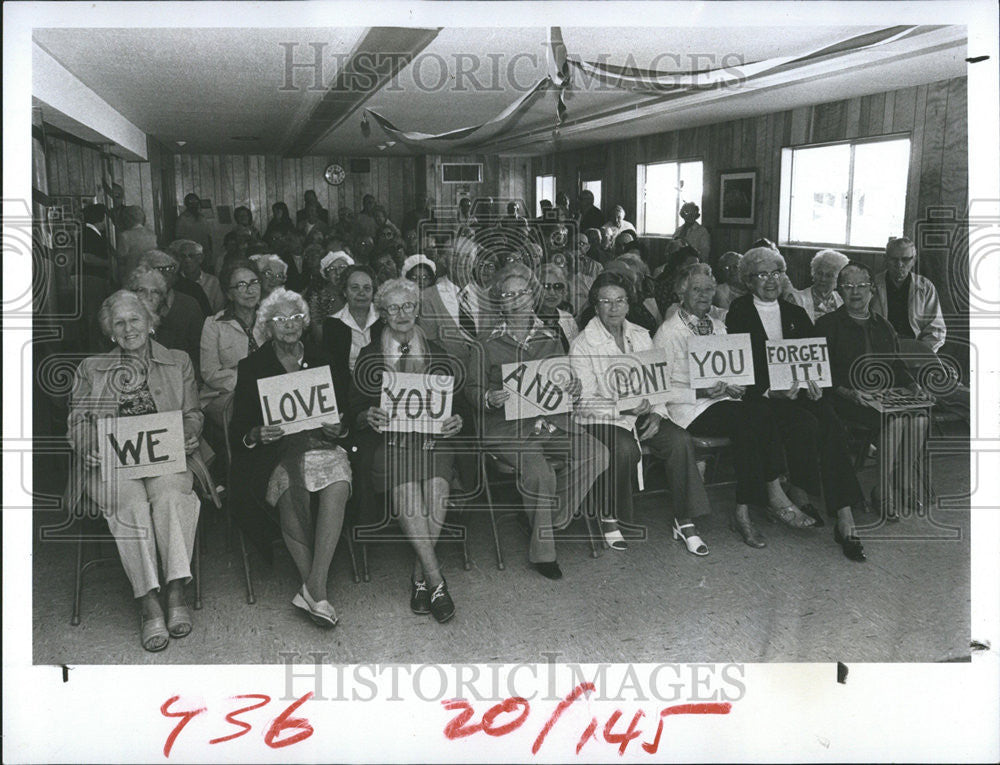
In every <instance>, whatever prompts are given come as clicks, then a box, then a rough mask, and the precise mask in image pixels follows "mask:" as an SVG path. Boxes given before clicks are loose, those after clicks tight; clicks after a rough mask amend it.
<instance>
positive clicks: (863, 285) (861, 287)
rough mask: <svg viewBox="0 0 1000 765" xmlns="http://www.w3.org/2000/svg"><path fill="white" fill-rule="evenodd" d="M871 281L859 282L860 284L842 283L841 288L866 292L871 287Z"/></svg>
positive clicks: (847, 290)
mask: <svg viewBox="0 0 1000 765" xmlns="http://www.w3.org/2000/svg"><path fill="white" fill-rule="evenodd" d="M871 286H872V283H871V282H859V283H858V284H841V285H840V289H842V290H843V291H844V292H864V291H865V290H869V289H871Z"/></svg>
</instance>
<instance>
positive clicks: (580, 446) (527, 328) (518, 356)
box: [468, 265, 608, 579]
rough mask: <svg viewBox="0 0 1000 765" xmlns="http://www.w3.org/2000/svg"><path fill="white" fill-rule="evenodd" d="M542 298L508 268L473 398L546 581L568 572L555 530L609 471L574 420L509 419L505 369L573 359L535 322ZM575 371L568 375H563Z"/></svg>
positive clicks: (603, 454)
mask: <svg viewBox="0 0 1000 765" xmlns="http://www.w3.org/2000/svg"><path fill="white" fill-rule="evenodd" d="M540 291H541V286H540V285H539V283H538V280H537V279H535V277H534V275H533V274H532V273H531V271H530V270H529V269H528V268H527V267H525V266H522V265H513V266H508V267H507V268H505V269H503V270H502V271H501V272H500V273H499V274H498V275H497V278H496V281H495V282H494V284H493V289H492V293H493V294H492V297H493V299H494V300H495V301H496V302H497V304H498V305H499V306H500V312H501V319H500V321H499V322H498V323H497V325H496V326H495V327H494V328H493V329H492V331H490V332H489V333H484V334H483V335H482V336H481V337H482V346H483V362H482V363H481V364H473V365H472V366H471V368H470V370H469V385H468V394H469V400H470V402H471V403H472V405H473V406H474V407H475V408H476V409H477V410H479V411H482V412H483V419H482V426H481V435H482V438H483V440H484V442H485V443H486V444H487V448H488V451H489V453H490V454H492V455H493V456H494V457H496V459H498V460H499V461H501V462H503V463H504V464H506V465H509V466H510V467H512V468H514V469H515V470H516V471H517V475H518V480H517V485H518V489H519V490H520V492H521V496H522V498H523V500H524V504H525V508H526V509H527V511H528V515H529V517H530V519H531V543H530V545H529V547H528V560H529V561H530V562H531V563H532V565H533V566H534V567H535V569H536V570H537V571H538V572H539V573H540V574H541V575H542V576H545V577H547V578H549V579H559V578H560V577H561V576H562V571H561V570H560V568H559V564H558V563H557V562H556V546H555V539H554V537H553V535H552V530H553V528H562V527H564V526H565V525H566V524H567V523H569V518H570V517H571V515H572V514H573V513H574V512H575V511H576V509H577V508H578V507H579V506H580V504H581V503H582V502H583V500H584V498H585V497H586V496H587V492H588V491H589V490H590V487H591V486H592V485H593V484H594V481H595V480H597V477H598V476H599V475H600V474H601V473H603V472H604V470H605V468H606V467H607V465H608V453H607V449H605V448H604V446H603V445H601V443H600V442H599V441H597V440H596V439H595V438H593V437H592V436H591V435H588V434H587V432H586V431H584V430H583V429H582V428H580V426H579V425H577V424H576V423H575V422H573V420H572V419H571V418H570V415H569V414H566V413H564V414H556V415H546V416H533V415H532V416H523V417H518V418H515V419H507V417H506V416H505V402H506V401H507V400H508V399H509V398H510V396H511V393H510V391H509V390H506V389H505V387H504V385H503V382H502V380H503V377H504V375H503V371H502V368H503V366H504V365H505V364H519V363H522V362H527V361H539V360H541V359H547V358H552V357H561V356H563V355H564V354H565V352H566V351H565V350H564V348H563V345H562V342H561V341H560V337H559V335H557V334H556V333H555V332H553V331H552V330H551V329H549V328H547V327H546V326H545V324H544V323H543V322H542V321H541V320H540V319H539V318H538V316H536V315H535V312H534V310H533V307H534V305H535V300H536V296H537V295H538V294H539V292H540ZM569 371H570V370H569V369H565V370H563V376H564V377H567V376H568V375H569ZM565 390H566V393H567V394H568V395H570V396H572V397H573V398H574V399H576V398H578V397H579V395H580V383H579V381H578V380H575V379H573V380H571V381H570V382H569V383H568V385H567V386H566V389H565ZM519 414H520V413H519ZM567 450H568V453H567ZM553 503H555V505H556V507H553ZM560 503H561V506H560Z"/></svg>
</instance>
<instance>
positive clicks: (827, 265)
mask: <svg viewBox="0 0 1000 765" xmlns="http://www.w3.org/2000/svg"><path fill="white" fill-rule="evenodd" d="M848 262H850V261H849V259H848V257H847V256H846V255H844V254H843V253H842V252H837V251H836V250H820V251H819V252H817V253H816V254H815V255H813V259H812V260H811V261H810V262H809V273H810V274H811V275H812V285H811V286H809V287H805V288H804V289H801V290H794V292H793V293H792V302H794V303H796V304H797V305H800V306H802V307H803V308H804V309H805V310H806V313H807V314H809V318H810V319H811V320H812V321H813V322H815V321H816V319H818V318H819V317H820V316H824V315H826V314H828V313H831V312H833V311H836V310H837V309H838V308H840V306H842V305H843V304H844V299H843V298H842V297H841V296H840V295H839V294H838V292H837V275H838V274H839V273H840V270H841V269H842V268H843V267H844V266H846V265H847V264H848Z"/></svg>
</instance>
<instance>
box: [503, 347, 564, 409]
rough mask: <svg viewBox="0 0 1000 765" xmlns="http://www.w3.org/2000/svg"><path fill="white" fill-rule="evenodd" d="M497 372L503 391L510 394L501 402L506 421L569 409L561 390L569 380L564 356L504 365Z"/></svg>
mask: <svg viewBox="0 0 1000 765" xmlns="http://www.w3.org/2000/svg"><path fill="white" fill-rule="evenodd" d="M500 371H501V374H502V375H503V387H504V390H507V391H510V398H508V399H507V400H506V401H505V402H504V416H505V417H506V419H508V420H524V419H528V418H531V417H540V416H544V415H547V414H563V413H565V412H568V411H570V410H571V409H572V408H573V399H572V397H571V396H570V395H569V393H567V392H566V390H565V386H566V384H567V383H569V381H570V380H571V379H572V371H571V368H570V364H569V359H568V358H566V357H565V356H556V357H553V358H549V359H539V360H537V361H523V362H521V363H518V364H504V365H503V366H502V367H501V369H500Z"/></svg>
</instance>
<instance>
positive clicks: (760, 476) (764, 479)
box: [653, 263, 792, 547]
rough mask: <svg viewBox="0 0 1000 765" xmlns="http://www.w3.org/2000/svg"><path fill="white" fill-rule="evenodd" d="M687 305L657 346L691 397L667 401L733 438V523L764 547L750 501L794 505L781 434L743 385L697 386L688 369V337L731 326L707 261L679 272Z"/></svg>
mask: <svg viewBox="0 0 1000 765" xmlns="http://www.w3.org/2000/svg"><path fill="white" fill-rule="evenodd" d="M676 288H677V292H678V294H679V295H680V296H681V304H680V306H679V307H678V309H677V311H676V312H675V313H674V315H673V316H671V317H670V318H669V319H667V320H666V321H665V322H663V326H661V327H660V329H659V330H658V331H657V333H656V336H655V337H654V338H653V345H655V346H659V347H662V348H666V349H667V351H668V352H669V358H670V385H671V387H672V388H673V389H675V390H676V391H678V392H681V391H686V392H687V393H688V399H687V400H686V401H677V402H673V403H669V404H667V409H668V411H669V412H670V417H671V419H672V420H673V421H674V422H676V423H677V424H678V425H680V426H681V427H683V428H686V429H687V430H688V432H690V433H693V434H695V435H698V436H725V437H727V438H729V439H731V440H732V442H733V452H734V453H733V458H734V462H735V465H736V512H735V513H734V515H733V519H732V521H731V523H730V526H731V527H732V528H733V530H734V531H736V530H738V531H739V532H740V534H741V536H742V537H743V541H744V542H746V543H747V544H748V545H750V546H751V547H763V546H764V544H765V543H764V539H763V537H762V536H761V535H760V534H759V533H758V532H757V530H756V529H755V528H754V526H753V522H752V521H751V520H750V505H751V504H756V505H763V504H766V505H768V506H769V507H771V508H774V509H775V510H776V511H777V512H781V511H782V509H783V508H786V507H788V506H789V505H791V504H792V503H791V501H790V500H789V499H788V497H787V496H785V492H784V491H783V490H782V488H781V480H780V477H781V475H782V473H784V471H785V456H784V452H783V451H782V445H781V435H780V434H779V433H778V430H777V426H776V425H775V423H774V421H773V419H771V417H770V414H769V412H768V410H767V407H766V406H765V405H764V403H763V402H762V401H761V400H759V399H749V400H744V398H743V396H744V393H745V389H744V388H743V386H740V385H727V384H726V383H725V382H721V381H720V382H718V383H716V384H715V385H713V386H712V387H710V388H699V389H697V390H696V389H694V388H693V387H692V385H691V376H690V373H689V371H688V340H689V339H690V338H692V337H699V336H705V335H724V334H726V325H725V323H724V322H723V321H722V319H720V318H717V317H716V316H713V315H712V307H713V306H712V298H713V297H714V296H715V278H714V277H713V276H712V269H711V268H710V267H709V266H708V265H707V264H706V263H696V264H694V265H691V266H688V267H687V268H685V269H684V270H682V271H681V272H680V274H678V279H677V284H676Z"/></svg>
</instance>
